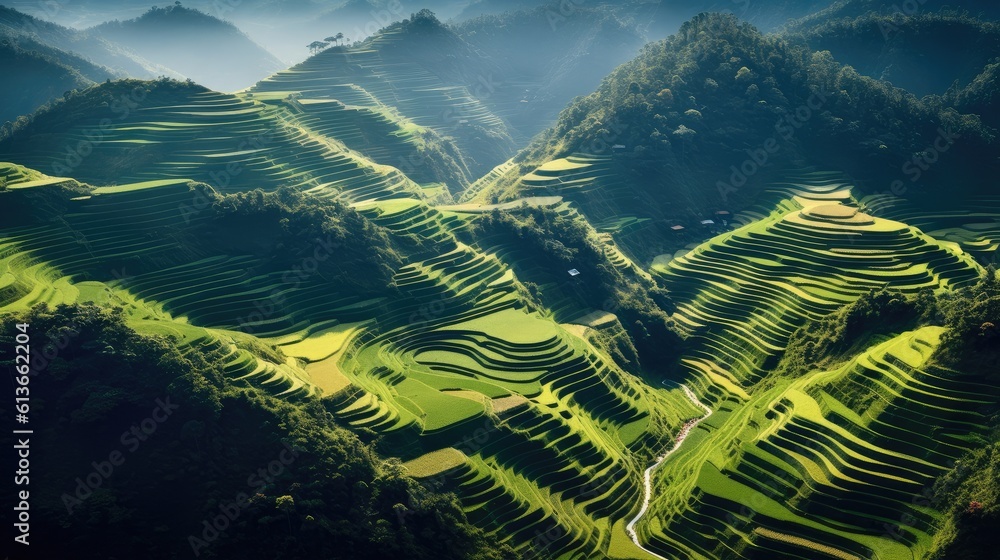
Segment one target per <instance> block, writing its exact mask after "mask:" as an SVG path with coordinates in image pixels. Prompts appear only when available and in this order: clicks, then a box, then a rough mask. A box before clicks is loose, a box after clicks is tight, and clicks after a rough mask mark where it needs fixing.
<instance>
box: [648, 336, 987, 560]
mask: <svg viewBox="0 0 1000 560" xmlns="http://www.w3.org/2000/svg"><path fill="white" fill-rule="evenodd" d="M941 333H942V329H940V328H938V327H927V328H924V329H921V330H919V331H915V332H908V333H904V334H902V335H899V336H897V337H895V338H892V339H890V340H887V341H886V342H883V343H881V344H877V345H875V346H873V347H872V348H870V349H869V350H867V351H866V352H864V353H863V354H861V355H859V356H858V357H856V358H855V359H854V360H852V361H850V362H849V363H847V364H845V365H844V366H843V367H840V368H838V369H836V370H833V371H816V372H813V373H811V374H809V375H807V376H804V377H802V378H800V379H796V380H794V381H788V380H783V381H780V382H779V383H777V385H776V386H775V387H773V388H771V389H768V390H767V391H762V392H760V393H759V394H756V395H754V396H753V398H752V399H750V400H749V401H748V402H743V401H741V400H740V399H736V398H732V397H731V398H729V399H727V400H726V401H724V402H722V403H721V404H720V405H719V407H718V409H717V412H716V414H714V415H713V416H712V417H711V418H710V419H708V420H707V421H705V422H703V423H702V424H700V425H699V426H698V428H697V431H698V432H699V433H698V434H695V435H692V436H690V437H689V440H691V445H687V444H685V446H684V447H683V448H682V449H681V450H680V451H679V452H678V453H677V455H676V456H675V457H673V458H672V459H671V461H670V462H668V463H667V465H665V468H664V469H663V472H662V474H661V475H660V476H661V477H662V479H661V483H660V485H659V487H658V488H659V490H660V492H659V493H658V494H657V495H656V498H655V499H654V501H653V505H652V507H651V510H650V514H649V516H648V517H649V519H648V521H647V522H646V523H645V524H643V525H640V527H639V531H640V534H641V535H643V537H644V539H645V543H646V546H647V547H649V548H651V549H653V550H654V551H656V552H657V553H659V554H663V555H665V556H667V557H690V558H718V557H722V556H724V557H727V558H775V557H781V558H803V559H806V558H809V559H813V558H882V559H896V558H899V559H903V558H913V557H920V554H921V553H922V552H923V551H926V550H927V549H928V546H929V543H930V539H931V535H932V534H933V532H934V530H935V527H936V523H937V516H938V513H936V512H935V510H933V509H932V508H930V507H929V501H928V500H927V497H928V496H929V491H930V486H931V485H932V484H933V481H934V479H935V477H937V476H939V475H941V474H942V473H944V472H945V471H946V470H947V469H948V468H949V467H950V466H951V464H952V462H953V461H954V460H955V459H956V458H958V457H959V456H960V454H961V453H963V452H964V451H965V450H967V449H969V448H970V447H971V446H972V445H973V443H972V440H971V439H970V438H969V437H968V436H969V434H973V433H976V432H981V431H983V430H984V429H985V426H984V425H983V424H984V420H985V417H984V416H983V415H982V414H981V413H980V412H979V411H980V409H981V408H982V407H983V406H984V405H990V404H993V403H995V402H996V399H997V397H998V396H1000V394H998V390H997V388H996V387H992V386H986V385H982V384H980V383H977V381H976V380H975V379H969V378H965V377H963V376H962V375H960V374H957V372H951V371H942V370H940V369H937V368H929V367H926V361H927V359H928V357H929V356H930V354H931V352H932V351H933V349H934V348H935V347H936V345H937V344H938V340H939V337H940V335H941ZM928 426H934V429H933V430H928V429H927V427H928Z"/></svg>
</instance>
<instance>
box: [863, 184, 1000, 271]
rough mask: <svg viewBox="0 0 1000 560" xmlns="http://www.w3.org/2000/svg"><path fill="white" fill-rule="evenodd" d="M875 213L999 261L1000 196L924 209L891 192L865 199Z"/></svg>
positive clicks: (978, 198) (953, 202)
mask: <svg viewBox="0 0 1000 560" xmlns="http://www.w3.org/2000/svg"><path fill="white" fill-rule="evenodd" d="M862 203H863V204H865V205H866V207H868V208H870V210H871V212H873V213H877V214H878V215H880V216H885V217H888V218H891V219H894V220H900V221H904V222H906V223H908V224H912V225H914V226H916V227H919V228H920V229H922V230H924V231H926V232H927V234H928V235H930V236H931V237H934V238H935V239H939V240H941V241H943V242H950V243H955V244H957V245H958V246H959V247H961V248H962V250H963V251H965V252H967V253H969V254H971V255H975V256H977V257H979V258H981V259H983V260H992V261H994V262H995V261H996V260H997V255H998V252H997V249H998V247H1000V198H998V197H995V196H981V197H977V198H974V199H971V200H962V201H952V202H951V203H950V204H943V205H939V206H938V207H937V208H936V209H935V210H927V209H922V208H920V207H918V206H916V205H914V204H913V203H912V202H911V201H907V200H906V199H903V198H900V197H897V196H894V195H891V194H882V195H872V196H868V197H865V198H864V199H862Z"/></svg>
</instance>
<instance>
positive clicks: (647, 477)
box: [625, 385, 712, 560]
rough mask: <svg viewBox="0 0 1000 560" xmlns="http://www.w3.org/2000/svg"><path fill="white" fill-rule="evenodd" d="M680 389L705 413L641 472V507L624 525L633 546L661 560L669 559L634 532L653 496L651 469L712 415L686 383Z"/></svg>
mask: <svg viewBox="0 0 1000 560" xmlns="http://www.w3.org/2000/svg"><path fill="white" fill-rule="evenodd" d="M681 389H683V390H684V394H685V395H687V398H689V399H691V402H693V403H694V404H695V405H697V406H699V407H701V408H702V409H703V410H704V411H705V415H704V416H702V417H701V418H698V419H696V420H691V421H690V422H688V423H687V424H684V427H682V428H681V431H680V433H678V434H677V439H675V440H674V446H673V447H671V448H670V449H669V450H668V451H667V452H666V453H664V454H663V455H661V456H660V457H658V458H657V459H656V462H655V463H653V465H652V466H651V467H649V468H648V469H646V472H645V473H644V474H643V479H644V484H643V486H644V487H645V492H644V494H645V497H644V498H643V500H642V509H640V510H639V513H638V514H636V516H635V517H633V518H632V520H631V521H629V522H628V525H626V526H625V532H626V533H628V536H629V537H631V538H632V542H634V543H635V546H638V547H639V548H641V549H642V550H644V551H645V552H647V553H648V554H651V555H653V556H655V557H657V558H660V559H661V560H670V559H669V558H664V557H663V556H660V555H659V554H657V553H655V552H653V551H652V550H649V549H648V548H646V547H644V546H642V543H640V542H639V534H638V533H636V531H635V526H636V524H637V523H639V520H640V519H642V516H643V515H646V510H648V509H649V500H650V499H651V498H652V497H653V486H652V478H653V471H654V470H656V468H657V467H659V466H660V465H662V464H663V462H664V461H666V460H667V458H668V457H670V456H671V455H673V454H674V452H675V451H677V450H678V449H680V447H681V444H682V443H684V440H685V439H687V437H688V434H690V433H691V430H693V429H694V427H695V426H697V425H698V424H700V423H701V421H702V420H704V419H706V418H708V417H709V416H711V415H712V409H711V408H708V407H707V406H705V405H704V404H703V403H702V402H701V401H699V400H698V396H697V395H695V394H694V391H692V390H691V389H688V387H687V385H681Z"/></svg>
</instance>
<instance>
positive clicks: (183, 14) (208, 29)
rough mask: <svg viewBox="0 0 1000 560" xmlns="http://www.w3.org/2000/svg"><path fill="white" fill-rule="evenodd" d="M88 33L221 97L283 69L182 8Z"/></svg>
mask: <svg viewBox="0 0 1000 560" xmlns="http://www.w3.org/2000/svg"><path fill="white" fill-rule="evenodd" d="M88 33H89V34H91V35H95V36H100V37H104V38H107V39H109V40H112V41H114V42H116V43H118V44H121V45H124V46H126V47H128V48H129V49H132V50H133V51H135V52H137V53H139V55H141V56H143V57H146V58H149V59H150V60H154V61H156V63H157V64H161V65H163V66H165V67H167V68H170V69H171V70H173V71H175V72H178V73H179V74H181V75H183V76H185V77H187V78H190V79H192V80H194V81H196V82H199V83H203V84H205V85H207V86H209V87H212V88H215V89H218V90H221V91H233V90H237V89H242V88H245V87H248V86H250V85H252V84H253V83H254V82H255V81H257V80H259V79H261V78H262V77H264V76H267V75H268V74H270V73H272V72H276V71H277V70H280V69H281V68H282V67H283V65H282V63H281V62H280V61H278V59H276V58H275V57H274V56H273V55H271V54H270V53H268V52H267V51H266V50H264V49H263V48H262V47H260V46H259V45H257V44H256V43H254V42H253V41H251V40H250V39H249V38H248V37H247V36H246V35H245V34H244V33H243V32H241V31H240V30H239V29H237V28H236V27H235V26H233V25H232V24H229V23H226V22H224V21H222V20H219V19H217V18H215V17H213V16H211V15H209V14H206V13H204V12H199V11H198V10H193V9H190V8H185V7H183V6H181V5H180V4H175V5H173V6H168V7H166V8H155V9H150V10H149V11H147V12H145V13H144V14H142V15H141V16H139V17H137V18H135V19H130V20H125V21H117V20H115V21H112V22H108V23H104V24H101V25H98V26H96V27H93V28H91V29H89V30H88ZM206 53H211V56H206Z"/></svg>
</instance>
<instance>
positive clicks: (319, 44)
mask: <svg viewBox="0 0 1000 560" xmlns="http://www.w3.org/2000/svg"><path fill="white" fill-rule="evenodd" d="M329 44H330V43H328V42H325V41H313V42H312V43H309V44H308V45H306V46H307V47H309V52H310V53H312V54H316V53H318V52H319V51H321V50H323V49H324V48H325V47H326V46H327V45H329Z"/></svg>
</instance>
